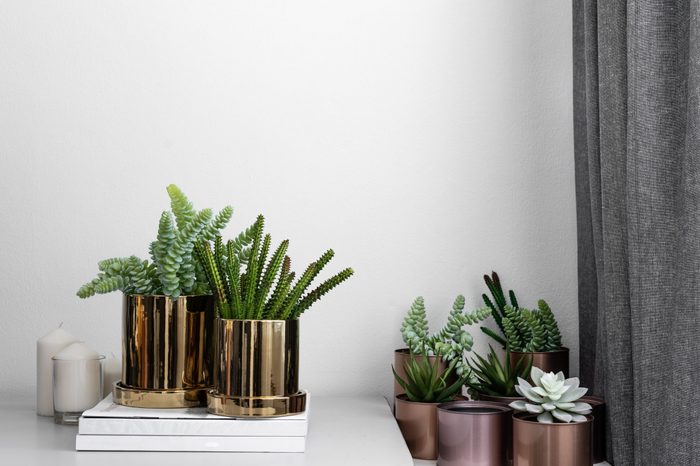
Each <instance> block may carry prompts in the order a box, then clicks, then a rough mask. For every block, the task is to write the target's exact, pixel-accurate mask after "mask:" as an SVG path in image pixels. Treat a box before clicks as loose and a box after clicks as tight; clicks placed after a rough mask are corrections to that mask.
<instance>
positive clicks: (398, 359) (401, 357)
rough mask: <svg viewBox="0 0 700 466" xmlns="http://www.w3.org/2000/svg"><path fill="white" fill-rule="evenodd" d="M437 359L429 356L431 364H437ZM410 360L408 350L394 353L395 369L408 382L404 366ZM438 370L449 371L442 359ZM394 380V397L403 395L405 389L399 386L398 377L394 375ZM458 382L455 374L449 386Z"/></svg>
mask: <svg viewBox="0 0 700 466" xmlns="http://www.w3.org/2000/svg"><path fill="white" fill-rule="evenodd" d="M414 357H415V358H416V360H421V359H423V358H424V357H425V356H419V355H416V356H414ZM435 359H436V357H435V356H428V360H429V361H430V363H431V364H435ZM410 360H411V353H410V351H409V350H408V348H401V349H397V350H395V351H394V369H395V370H396V373H397V374H399V376H401V378H402V379H404V380H406V370H405V369H404V366H405V364H406V363H407V362H408V361H410ZM438 370H439V371H440V373H443V372H445V371H446V370H447V363H446V362H445V361H444V360H442V359H440V361H439V362H438ZM392 378H393V380H394V396H397V395H401V394H402V393H404V390H403V388H401V385H399V384H398V382H397V381H396V377H394V376H393V373H392ZM456 381H457V375H456V374H454V373H453V374H452V375H451V376H450V378H449V380H448V381H447V382H448V384H449V385H452V384H453V383H455V382H456Z"/></svg>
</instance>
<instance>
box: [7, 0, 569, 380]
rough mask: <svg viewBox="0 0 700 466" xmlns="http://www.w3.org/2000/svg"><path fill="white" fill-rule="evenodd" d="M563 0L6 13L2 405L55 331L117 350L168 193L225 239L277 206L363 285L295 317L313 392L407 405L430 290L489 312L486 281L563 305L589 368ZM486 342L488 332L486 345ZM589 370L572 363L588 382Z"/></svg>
mask: <svg viewBox="0 0 700 466" xmlns="http://www.w3.org/2000/svg"><path fill="white" fill-rule="evenodd" d="M570 16H571V11H570V2H562V1H558V0H550V1H539V2H511V1H489V2H464V1H417V0H402V1H397V0H354V1H347V2H339V1H336V2H329V1H313V2H312V1H304V0H300V1H295V2H288V1H255V2H243V1H231V0H226V1H220V2H192V1H179V0H178V1H172V0H171V1H167V2H166V1H163V2H141V1H127V0H122V1H112V2H96V1H94V0H68V1H65V2H52V1H33V0H2V1H0V64H1V66H2V72H0V163H1V165H0V202H1V203H2V206H1V207H2V212H3V214H2V218H3V222H2V229H0V232H1V233H0V239H1V240H2V251H3V252H2V260H1V261H0V287H1V297H2V305H1V306H0V309H1V310H2V311H1V312H2V319H3V322H2V325H0V345H1V349H2V355H3V357H2V358H1V359H0V390H1V391H18V390H25V389H27V390H32V391H33V389H34V384H35V376H34V342H35V340H36V339H37V338H38V337H39V336H41V335H42V334H44V333H46V332H47V331H49V330H50V329H52V328H53V327H55V326H56V325H58V323H59V322H61V321H63V322H64V327H65V328H67V329H68V330H69V331H71V332H73V333H75V334H76V335H78V336H80V337H82V338H83V339H84V340H85V341H86V342H87V343H88V344H90V345H91V346H93V347H94V348H96V349H98V350H100V351H102V352H105V353H109V352H111V351H118V349H119V342H120V327H119V323H120V302H121V300H120V296H119V295H117V294H112V295H107V296H100V297H95V298H92V299H89V300H84V301H81V300H79V299H78V298H77V297H76V296H75V291H76V290H77V288H78V287H79V286H80V285H81V284H82V283H83V282H84V281H87V280H89V279H91V278H92V276H93V275H94V273H95V271H96V262H97V260H99V259H102V258H104V257H107V256H114V255H129V254H132V253H135V254H139V255H144V256H145V255H146V246H147V244H148V242H149V241H150V240H151V239H152V238H153V237H154V235H155V231H156V227H157V221H158V216H159V214H160V212H161V211H162V210H164V209H165V208H166V207H167V195H166V193H165V186H166V185H167V184H168V183H171V182H174V183H177V184H178V185H180V186H181V187H182V189H183V190H184V191H185V192H186V193H188V194H189V195H190V197H191V198H192V200H193V201H194V203H195V205H196V206H198V207H199V208H202V207H206V206H210V207H214V208H220V207H222V206H223V205H225V204H227V203H231V204H233V205H234V207H235V209H236V211H235V214H234V220H233V223H232V225H231V227H230V228H229V229H228V230H227V233H229V234H231V235H232V234H234V233H236V232H237V231H238V230H239V229H240V228H242V227H243V226H246V225H248V224H249V223H251V222H252V221H253V219H254V217H255V215H256V214H257V213H258V212H262V213H264V214H265V215H266V217H267V221H268V227H269V231H270V232H271V233H272V234H273V238H274V239H276V240H278V241H281V240H282V239H284V238H289V239H290V240H291V249H290V253H291V255H292V257H293V259H294V261H295V263H296V265H297V268H300V267H302V266H304V265H305V264H306V263H308V262H309V261H311V260H312V259H313V258H315V256H316V255H318V254H320V253H321V252H322V251H323V250H324V249H325V248H327V247H333V248H334V249H335V250H336V252H337V258H336V259H335V260H334V262H333V263H332V265H333V266H332V267H331V268H330V269H331V270H329V272H330V271H333V270H337V269H340V268H341V267H344V266H348V265H350V266H353V267H354V268H355V270H356V276H355V277H354V278H353V279H352V280H351V281H350V282H348V283H347V284H345V285H344V286H342V288H339V289H338V290H337V291H335V292H333V293H332V294H331V295H329V296H328V297H327V298H326V299H325V300H324V301H322V302H321V303H320V304H318V305H317V306H316V307H315V308H313V309H312V310H311V311H309V312H308V313H307V314H306V315H305V316H304V317H303V320H302V325H303V327H302V368H301V370H302V374H301V377H302V382H303V385H304V386H306V387H308V388H309V389H310V390H312V391H313V392H314V393H319V394H321V393H326V394H346V393H383V394H388V393H389V392H390V390H391V376H390V370H389V363H390V361H391V357H392V350H393V349H394V348H396V347H398V346H400V335H399V332H398V329H399V325H400V322H401V319H402V316H403V314H404V312H405V310H406V309H407V308H408V306H409V305H410V303H411V301H412V300H413V298H414V297H415V296H416V295H419V294H420V295H423V296H425V298H426V301H427V304H428V306H429V309H430V312H431V321H432V322H433V326H434V327H437V326H439V325H440V324H442V322H443V321H444V319H445V317H446V315H447V313H448V311H449V308H450V305H451V302H452V300H453V298H454V296H455V295H456V294H458V293H463V294H465V295H466V296H467V301H468V303H469V305H472V306H476V305H480V304H481V302H480V298H479V295H480V293H481V292H482V290H483V289H484V286H483V284H482V281H481V275H482V274H483V273H484V272H488V271H490V270H491V269H492V268H493V269H495V270H497V271H499V272H500V273H501V275H502V276H503V277H504V281H506V283H507V285H509V286H512V287H514V288H515V289H516V290H517V291H518V292H519V296H520V298H521V301H522V302H523V303H524V304H534V303H535V300H536V299H537V298H538V297H545V298H547V299H548V300H549V302H550V304H551V305H552V307H553V309H554V310H555V313H556V314H557V316H558V317H559V320H560V322H561V325H562V327H563V333H564V337H565V342H566V343H567V344H568V345H569V346H571V347H572V349H573V350H574V355H575V354H576V351H577V348H578V342H577V338H578V337H577V316H576V306H577V298H576V241H575V212H574V183H573V154H572V145H573V143H572V123H571V101H572V91H571V20H570ZM474 334H475V335H477V339H478V340H479V347H481V348H483V340H484V338H483V337H482V336H481V335H480V332H478V330H477V331H476V332H475V333H474ZM576 367H577V359H576V358H575V357H574V358H573V369H574V372H577V370H576Z"/></svg>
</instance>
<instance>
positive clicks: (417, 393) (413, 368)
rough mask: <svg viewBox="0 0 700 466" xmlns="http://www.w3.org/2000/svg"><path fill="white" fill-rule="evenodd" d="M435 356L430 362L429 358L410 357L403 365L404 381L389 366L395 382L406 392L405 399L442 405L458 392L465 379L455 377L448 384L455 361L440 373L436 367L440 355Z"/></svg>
mask: <svg viewBox="0 0 700 466" xmlns="http://www.w3.org/2000/svg"><path fill="white" fill-rule="evenodd" d="M436 356H438V357H436V358H435V360H434V361H433V362H431V361H430V358H427V357H416V355H411V357H410V358H409V359H408V360H407V361H406V362H405V363H404V371H405V373H406V378H405V379H404V378H402V377H401V376H400V375H399V374H398V373H397V372H396V368H394V366H391V370H392V371H393V373H394V378H395V379H396V382H397V383H398V384H399V385H400V386H401V388H403V390H404V391H405V392H406V397H407V398H408V399H409V400H410V401H415V402H418V403H443V402H445V401H449V400H451V399H453V398H454V397H455V395H457V394H458V393H459V392H460V390H461V388H462V385H464V382H465V381H466V378H464V377H457V378H456V380H455V381H454V382H452V383H450V382H451V381H452V379H453V377H452V375H453V372H455V366H456V364H455V361H453V362H452V363H451V364H449V365H448V366H447V369H446V370H445V371H443V372H440V369H439V367H438V366H439V365H440V360H439V356H440V354H439V353H438V354H436Z"/></svg>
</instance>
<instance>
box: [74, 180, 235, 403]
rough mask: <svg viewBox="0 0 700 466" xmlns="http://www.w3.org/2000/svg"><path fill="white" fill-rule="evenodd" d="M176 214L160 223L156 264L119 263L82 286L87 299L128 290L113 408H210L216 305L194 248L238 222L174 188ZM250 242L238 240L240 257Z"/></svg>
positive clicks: (227, 210)
mask: <svg viewBox="0 0 700 466" xmlns="http://www.w3.org/2000/svg"><path fill="white" fill-rule="evenodd" d="M167 191H168V195H169V196H170V204H171V208H172V212H170V211H165V212H163V213H162V215H161V217H160V222H159V225H158V235H157V238H156V240H155V241H153V242H152V243H151V244H150V247H149V251H150V255H151V260H150V261H149V260H142V259H139V258H138V257H136V256H130V257H115V258H111V259H105V260H103V261H100V262H99V263H98V268H99V273H98V275H97V277H96V278H94V279H93V280H92V281H90V282H88V283H86V284H85V285H83V286H81V287H80V289H79V290H78V292H77V295H78V296H79V297H80V298H87V297H90V296H93V295H94V294H96V293H109V292H112V291H121V292H122V293H123V295H124V298H123V314H122V376H121V381H120V382H118V383H117V384H116V385H115V387H114V390H113V395H114V401H115V402H116V403H119V404H124V405H127V406H138V407H148V408H181V407H189V406H199V405H202V404H203V403H204V402H206V390H207V388H208V387H210V386H211V380H212V360H211V348H212V344H213V340H212V335H213V323H214V300H213V297H212V296H211V291H210V289H209V285H208V283H207V281H206V280H205V279H204V273H203V271H202V269H201V267H199V266H198V264H197V263H196V261H195V258H194V257H193V252H192V250H193V247H194V244H195V242H197V241H201V240H204V239H213V238H214V237H215V236H216V235H217V233H218V232H219V230H221V229H222V228H223V227H224V226H226V224H227V223H228V221H229V220H230V218H231V215H232V214H233V209H232V207H231V206H226V207H224V208H223V209H222V210H221V211H220V212H219V213H218V214H216V215H214V214H213V212H212V211H211V209H203V210H200V211H196V210H195V209H194V208H193V206H192V204H191V203H190V201H189V200H188V198H187V197H186V196H185V195H184V194H183V193H182V191H180V189H179V188H178V187H177V186H175V185H170V186H168V187H167ZM247 241H248V239H247V238H246V237H245V235H242V236H240V237H239V238H238V245H239V249H238V251H239V252H241V251H242V250H243V249H244V248H245V246H246V244H247Z"/></svg>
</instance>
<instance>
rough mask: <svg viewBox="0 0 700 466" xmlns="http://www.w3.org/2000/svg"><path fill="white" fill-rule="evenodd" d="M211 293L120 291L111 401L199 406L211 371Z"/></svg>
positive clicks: (141, 404) (149, 404) (126, 403)
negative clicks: (118, 372)
mask: <svg viewBox="0 0 700 466" xmlns="http://www.w3.org/2000/svg"><path fill="white" fill-rule="evenodd" d="M213 324H214V298H213V297H212V296H202V295H200V296H180V297H179V298H177V299H175V300H173V299H171V298H168V297H165V296H147V295H124V310H123V316H122V380H121V382H119V383H117V384H116V385H115V387H114V390H113V397H114V401H115V402H116V403H119V404H123V405H126V406H135V407H141V408H183V407H191V406H202V405H203V404H204V402H205V400H206V391H207V389H208V388H210V387H211V383H212V375H213V373H212V372H213V361H212V354H213V333H214V332H213V330H214V328H213Z"/></svg>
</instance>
